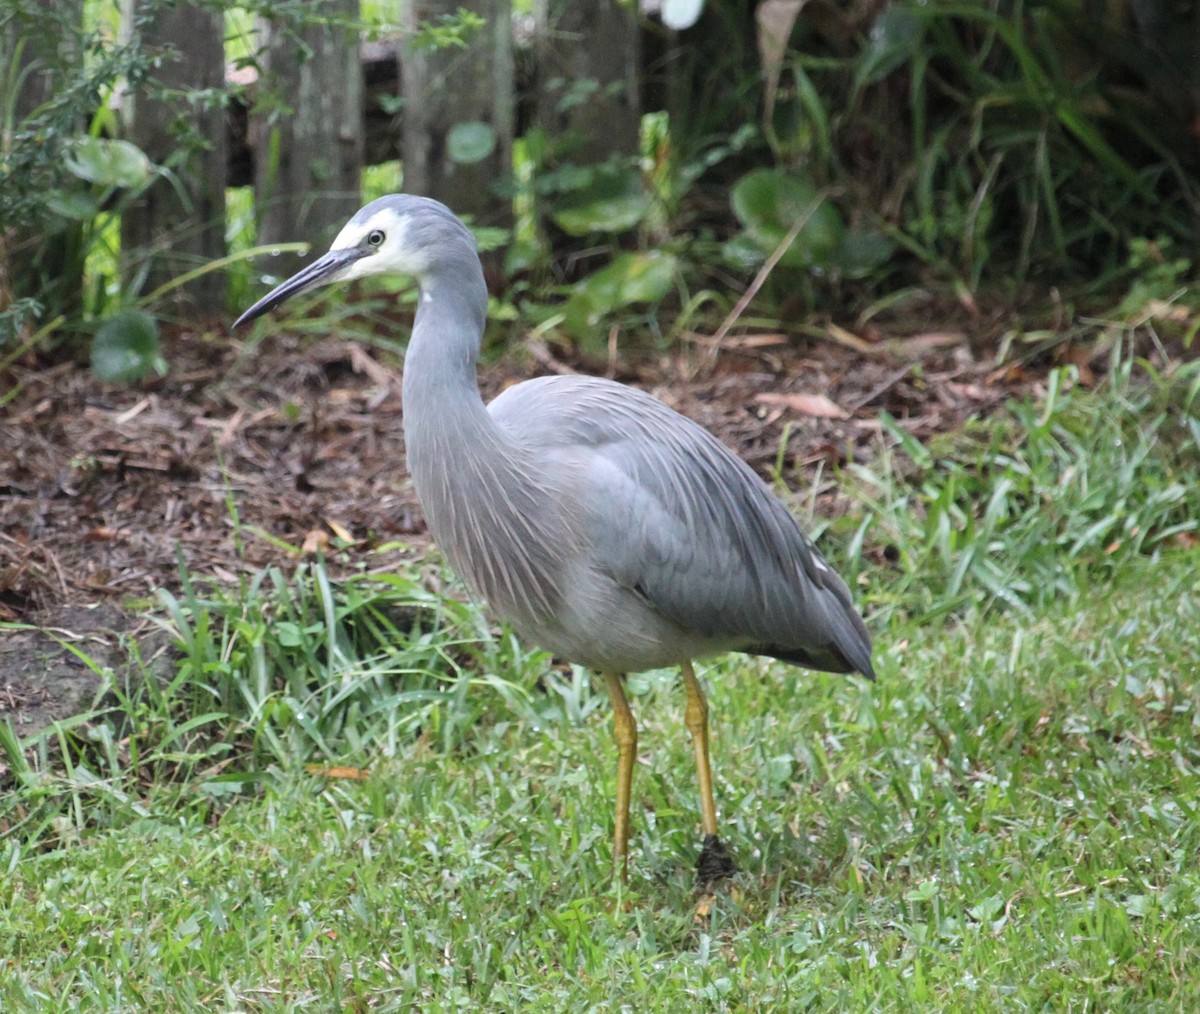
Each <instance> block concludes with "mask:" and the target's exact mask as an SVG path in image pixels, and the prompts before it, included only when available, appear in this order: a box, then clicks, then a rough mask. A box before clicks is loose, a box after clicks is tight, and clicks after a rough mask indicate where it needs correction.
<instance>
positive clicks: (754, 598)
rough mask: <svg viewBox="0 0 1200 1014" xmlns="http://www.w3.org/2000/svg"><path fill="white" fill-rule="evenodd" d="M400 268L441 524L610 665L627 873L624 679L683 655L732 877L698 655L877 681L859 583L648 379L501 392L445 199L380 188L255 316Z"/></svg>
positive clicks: (484, 572) (426, 493) (457, 563)
mask: <svg viewBox="0 0 1200 1014" xmlns="http://www.w3.org/2000/svg"><path fill="white" fill-rule="evenodd" d="M385 273H386V274H391V273H398V274H407V275H411V276H413V277H415V278H416V280H417V283H418V285H419V288H420V296H419V302H418V304H417V313H416V321H415V323H414V324H413V330H412V338H411V340H410V341H409V345H408V351H407V354H406V357H405V363H404V386H403V397H404V437H405V443H406V446H407V451H408V467H409V471H410V473H411V474H412V479H413V483H414V485H415V487H416V492H417V497H418V499H419V500H420V501H421V506H422V508H423V509H424V512H425V520H426V522H427V523H428V525H429V530H430V532H431V533H432V535H433V537H434V539H435V540H436V541H437V544H438V546H440V547H441V550H442V552H443V553H444V554H445V556H446V558H447V559H448V560H449V562H450V565H451V566H452V567H453V568H454V570H455V571H456V572H457V573H458V575H459V576H460V577H461V578H462V579H463V581H465V582H466V584H467V585H468V587H469V588H470V589H471V591H472V592H473V593H474V594H476V595H478V596H479V597H480V598H482V599H483V600H484V601H486V602H487V603H488V604H489V605H490V607H491V608H492V610H494V612H495V613H496V614H497V615H498V616H499V617H501V618H502V619H504V620H506V621H507V622H508V623H510V624H511V625H512V626H513V627H514V628H515V629H516V630H517V632H518V633H519V634H520V635H521V636H522V637H523V638H527V639H528V640H529V641H531V642H533V643H535V644H538V645H541V646H542V647H543V648H547V649H549V650H550V651H552V652H553V653H554V654H555V655H558V656H560V657H561V658H563V659H569V660H571V661H573V662H577V663H579V664H580V665H583V666H586V667H588V668H590V669H593V670H595V671H597V672H599V673H601V674H603V676H604V681H605V685H606V687H607V689H608V694H609V697H610V698H611V699H612V707H613V716H614V723H615V739H616V744H617V752H618V766H617V808H616V819H615V828H614V832H613V859H614V862H616V863H618V864H619V865H620V868H621V871H622V875H624V871H625V864H626V854H627V850H628V844H629V792H630V785H631V782H632V778H633V765H634V760H635V755H636V751H637V725H636V723H635V721H634V718H633V714H632V713H631V712H630V710H629V702H628V701H627V700H626V697H625V691H624V689H623V687H622V677H623V675H624V674H625V673H629V672H640V671H642V670H645V669H657V668H660V667H664V666H674V665H678V666H679V667H680V668H681V669H682V671H683V684H684V688H685V690H686V691H687V710H686V723H687V727H688V731H689V732H690V733H691V736H692V743H693V746H694V750H695V759H696V774H697V778H698V779H699V783H700V810H701V816H702V822H703V826H704V836H705V837H704V849H703V851H702V853H701V859H700V863H699V869H700V875H701V878H702V879H709V878H711V877H714V876H719V875H722V874H726V873H728V872H730V871H731V870H732V863H731V862H730V861H729V859H728V857H727V854H726V853H725V851H724V847H723V846H722V844H721V842H720V839H719V838H718V836H717V816H716V808H715V807H714V805H713V795H712V772H711V766H710V762H709V751H708V706H707V704H706V702H705V699H704V693H703V691H702V690H701V688H700V684H699V682H698V681H697V680H696V676H695V673H694V672H693V671H692V659H694V658H698V657H703V656H707V655H714V654H717V653H719V652H725V651H741V652H746V653H748V654H753V655H766V656H770V657H772V658H776V659H780V660H782V661H784V662H790V663H792V664H794V665H800V666H805V667H807V668H809V669H819V670H822V671H825V672H835V673H848V672H855V671H857V672H860V673H862V674H863V675H864V676H867V677H869V678H872V679H873V678H874V673H873V671H872V668H871V638H870V635H869V634H868V633H867V628H866V626H865V625H864V624H863V621H862V619H861V618H860V617H859V615H858V613H857V612H856V611H855V609H854V606H853V603H852V602H851V599H850V592H849V591H848V589H847V588H846V585H845V582H843V581H842V579H841V578H840V577H839V576H838V575H837V574H836V573H835V572H834V571H833V569H832V568H831V567H830V566H829V564H827V563H826V562H825V561H824V559H822V557H821V555H820V553H818V552H817V550H816V549H815V548H814V546H813V545H812V543H811V542H810V541H809V539H808V538H807V537H806V535H805V534H804V532H803V531H802V530H801V528H800V525H799V524H798V523H797V522H796V520H795V519H794V518H793V517H792V515H791V514H789V513H788V510H787V508H786V507H785V506H784V505H783V503H782V502H781V501H780V500H779V499H778V498H777V497H776V496H775V495H774V494H772V493H771V491H770V490H769V489H768V488H767V486H766V485H765V484H764V483H763V482H762V480H760V479H759V478H758V476H756V475H755V474H754V472H753V471H752V470H751V469H750V467H749V466H748V465H746V463H745V462H743V461H742V460H741V459H740V458H738V457H737V456H736V455H734V454H733V453H732V452H731V451H729V450H728V448H726V447H725V445H724V444H722V443H720V442H719V441H718V440H717V439H716V438H715V437H713V436H712V435H711V434H710V433H708V432H707V431H706V430H704V429H702V428H701V427H700V426H698V425H697V424H695V423H693V422H691V421H690V420H689V419H686V418H684V417H683V416H682V415H679V414H678V413H677V412H674V411H673V410H671V409H669V408H667V407H666V406H665V405H664V404H663V403H662V402H660V401H658V400H657V399H655V398H653V397H651V396H650V395H648V394H645V393H643V392H642V391H639V390H637V389H636V388H632V387H626V386H624V385H622V384H618V383H614V382H613V381H609V380H602V379H600V378H598V377H578V376H554V377H539V378H537V379H535V380H527V381H525V382H524V383H520V384H517V385H515V386H513V387H510V388H509V389H508V390H506V391H505V392H504V393H503V394H501V395H500V396H499V397H498V398H496V399H495V400H494V401H492V403H491V404H490V405H484V402H483V399H482V397H481V396H480V394H479V386H478V381H477V378H476V361H477V358H478V356H479V349H480V341H481V338H482V335H483V328H484V318H485V316H486V312H487V289H486V287H485V285H484V279H483V270H482V267H481V265H480V262H479V256H478V254H477V253H476V249H475V242H474V239H473V237H472V235H471V233H470V231H468V229H467V228H466V226H465V225H463V223H462V222H461V221H459V219H457V218H456V217H455V216H454V215H453V214H452V213H451V212H450V210H449V209H448V208H446V207H445V206H444V205H442V204H439V203H438V202H437V201H433V200H429V199H427V198H423V197H412V196H407V195H400V194H393V195H391V196H388V197H381V198H380V199H379V200H376V201H372V202H371V203H370V204H368V205H367V206H366V207H364V208H363V209H362V210H361V211H359V212H358V214H356V215H355V216H354V217H353V218H352V219H351V220H350V222H349V223H348V224H347V225H346V226H345V228H343V229H342V231H341V232H340V233H339V234H338V236H337V238H336V239H335V240H334V241H333V246H332V247H331V248H330V250H329V252H328V253H327V254H325V256H323V257H321V258H320V259H319V260H317V261H315V262H314V263H313V264H310V265H309V266H308V267H307V268H304V269H303V270H302V271H300V272H298V273H297V274H296V275H294V276H293V277H292V278H289V279H288V280H287V281H286V282H284V283H283V284H282V285H279V286H278V287H277V288H275V289H274V290H273V291H271V292H270V293H268V294H267V295H266V296H264V297H263V298H262V299H260V300H259V301H258V302H257V303H255V304H254V305H253V306H252V307H251V308H250V309H249V310H247V311H246V312H245V313H244V314H242V316H241V317H240V318H239V319H238V321H237V323H238V324H242V323H244V322H245V321H248V320H252V319H254V318H255V317H258V316H259V315H261V314H263V313H266V312H267V311H268V310H270V309H271V308H272V307H274V306H277V305H278V304H279V303H282V302H283V301H284V300H285V299H288V298H289V297H290V296H294V295H296V294H297V293H300V292H304V291H306V290H308V289H312V288H314V287H316V286H319V285H327V284H330V283H333V282H347V281H351V280H352V279H355V278H363V277H366V276H367V275H377V274H385Z"/></svg>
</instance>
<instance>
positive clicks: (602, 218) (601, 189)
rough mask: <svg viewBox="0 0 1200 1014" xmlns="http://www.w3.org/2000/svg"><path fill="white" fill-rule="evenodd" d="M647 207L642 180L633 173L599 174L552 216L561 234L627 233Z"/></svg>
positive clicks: (643, 214) (648, 200)
mask: <svg viewBox="0 0 1200 1014" xmlns="http://www.w3.org/2000/svg"><path fill="white" fill-rule="evenodd" d="M649 206H650V195H649V194H648V193H646V188H645V187H644V186H643V185H642V179H641V176H640V175H639V174H638V173H637V172H636V171H634V170H632V169H626V170H618V171H611V170H608V171H601V172H597V173H594V174H593V175H592V179H591V182H590V183H589V184H588V185H587V186H585V187H582V188H580V189H579V190H576V191H575V192H574V193H572V194H571V195H570V196H569V197H565V198H564V199H563V200H562V202H561V203H560V204H559V205H558V206H557V207H556V208H555V210H554V211H553V212H552V214H551V217H552V218H553V219H554V221H555V223H556V224H557V225H558V227H559V228H560V229H562V230H563V232H565V233H568V234H569V235H571V236H586V235H588V234H589V233H594V232H626V231H627V230H629V229H632V228H633V227H634V226H636V225H637V224H638V223H639V222H640V221H641V220H642V218H643V217H644V216H645V214H646V211H647V209H648V208H649Z"/></svg>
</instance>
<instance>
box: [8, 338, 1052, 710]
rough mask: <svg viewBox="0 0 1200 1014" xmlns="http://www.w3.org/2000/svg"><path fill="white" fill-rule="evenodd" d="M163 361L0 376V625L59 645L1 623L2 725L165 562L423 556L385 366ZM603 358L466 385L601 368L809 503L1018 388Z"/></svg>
mask: <svg viewBox="0 0 1200 1014" xmlns="http://www.w3.org/2000/svg"><path fill="white" fill-rule="evenodd" d="M871 338H874V339H876V340H874V341H872V340H871ZM165 351H166V355H167V358H168V360H169V363H170V372H169V373H168V375H167V376H166V377H163V378H161V379H158V380H154V381H149V382H146V383H143V384H140V385H137V386H135V387H114V386H109V385H104V384H101V383H98V382H97V381H96V380H95V379H94V378H93V377H92V375H91V373H90V371H89V370H88V369H87V367H86V364H81V363H77V362H61V363H57V364H46V363H44V362H29V363H25V364H19V365H18V366H17V367H14V368H11V369H10V371H9V374H8V376H7V377H5V378H2V381H4V382H0V391H4V390H7V391H8V392H9V394H8V397H7V401H6V402H4V403H3V407H2V408H0V620H6V621H11V622H18V623H26V624H30V625H33V626H37V627H43V628H53V629H54V630H56V631H57V634H56V635H55V636H56V637H57V641H56V640H55V639H54V637H51V638H50V639H49V640H47V639H46V637H44V636H42V635H35V634H29V635H28V637H32V638H33V640H32V641H29V640H28V639H26V640H25V641H23V640H22V638H18V637H16V636H15V634H14V633H13V632H12V631H10V632H9V633H8V634H6V633H5V632H4V631H0V720H2V719H3V718H4V716H5V715H6V714H7V715H8V716H9V717H12V718H14V720H15V721H16V722H17V724H18V726H19V727H20V728H19V731H21V730H22V729H23V730H24V731H28V730H29V729H30V728H32V727H33V725H32V724H31V723H32V722H33V720H32V719H29V720H27V716H26V714H25V711H24V710H23V709H22V705H21V702H22V701H27V702H28V701H37V702H38V704H39V707H40V708H41V709H42V710H41V712H40V713H39V714H43V715H45V714H48V715H51V717H53V710H54V709H53V708H52V707H51V708H50V709H48V710H47V708H46V707H45V705H46V703H47V702H46V701H45V700H44V699H43V698H44V688H43V685H42V684H40V683H39V679H41V678H42V677H41V676H40V675H39V672H41V671H48V670H55V669H56V668H58V669H60V668H61V665H62V664H64V663H62V662H61V661H54V660H53V659H54V658H58V657H59V656H61V651H60V650H58V648H56V645H57V644H58V642H59V641H62V640H64V639H67V640H69V639H70V638H74V637H88V638H91V639H93V641H95V640H96V639H97V638H99V640H100V641H101V642H103V643H105V644H112V645H115V644H116V643H117V641H119V639H120V638H121V637H123V636H129V635H130V633H131V632H132V633H133V634H134V635H136V634H137V632H138V631H139V630H140V629H141V628H140V627H139V624H140V623H142V622H144V621H140V620H139V619H138V618H137V616H136V612H137V608H138V607H139V606H142V607H143V608H144V604H145V603H146V602H147V600H149V599H150V598H151V597H152V596H153V594H154V592H155V590H156V589H160V588H166V589H175V588H177V587H178V586H179V582H180V579H179V561H180V560H182V562H183V564H184V565H185V566H186V568H187V570H188V571H189V573H190V574H191V575H192V576H193V577H194V578H199V579H203V578H212V579H215V580H217V581H223V582H232V581H235V580H236V579H237V577H238V576H239V575H240V574H246V573H249V572H254V571H258V570H260V569H261V568H263V567H264V566H267V565H270V564H279V565H282V566H284V567H291V566H294V565H295V563H296V562H297V561H298V560H300V559H302V558H303V555H304V553H305V552H311V551H314V550H317V549H322V548H325V547H326V546H329V545H332V544H335V543H341V542H342V541H343V540H348V541H349V545H348V546H346V547H345V549H344V551H342V552H339V553H338V554H337V557H338V559H340V560H341V561H342V564H341V565H342V566H348V567H355V566H358V567H362V566H366V567H369V568H373V569H387V568H392V567H399V566H403V565H404V564H405V562H406V561H409V562H411V560H413V559H414V558H417V557H419V556H420V555H421V554H422V553H423V552H424V550H425V548H426V539H425V535H424V528H423V523H422V519H421V512H420V508H419V506H418V504H417V503H416V500H415V498H414V496H413V493H412V490H411V488H410V485H409V483H408V480H407V476H406V470H405V461H404V438H403V414H402V406H401V400H400V377H401V369H402V362H400V361H399V360H398V359H397V358H396V357H394V356H393V355H392V354H391V353H388V352H385V351H381V350H379V349H375V348H372V347H367V346H364V345H361V344H358V343H356V342H352V341H339V340H334V339H329V340H324V341H319V342H316V343H313V342H312V341H311V340H308V341H307V342H302V341H301V339H299V338H297V337H294V336H289V335H287V334H284V335H277V336H275V337H272V338H269V339H267V340H266V341H265V342H263V343H261V344H257V345H251V344H247V343H246V342H245V341H244V340H235V339H232V338H230V337H229V336H228V335H226V334H223V333H218V334H216V335H214V334H213V333H211V332H200V331H193V330H179V331H177V332H176V333H174V334H173V335H171V336H170V337H169V339H168V340H167V342H166V350H165ZM608 366H609V364H606V363H603V362H599V363H598V362H582V361H580V360H578V359H570V358H567V357H565V356H564V355H563V354H562V353H560V352H558V351H556V350H554V349H552V348H549V347H546V346H542V345H528V344H526V345H522V346H520V347H518V348H515V349H513V350H512V351H511V352H509V353H508V354H506V355H505V356H503V357H501V358H500V360H499V361H498V362H496V363H494V364H493V365H490V366H487V367H485V368H483V369H482V370H481V377H480V382H481V387H482V388H483V391H484V395H485V397H487V398H490V397H492V396H493V395H495V394H496V393H497V392H498V391H500V390H501V389H502V388H503V387H505V386H506V385H508V384H511V383H514V382H517V381H519V380H521V379H524V378H525V377H528V376H534V375H538V374H544V373H547V372H569V371H572V370H576V369H578V370H580V371H581V372H591V373H605V372H611V373H615V374H616V376H617V378H618V379H620V380H623V381H626V382H629V383H635V384H638V385H640V386H642V387H645V388H646V389H647V390H650V391H651V392H653V393H654V394H656V395H657V396H659V397H660V398H662V399H663V400H664V401H666V402H667V403H668V404H670V405H672V406H673V407H674V408H676V409H677V410H679V411H680V412H683V413H684V414H686V415H689V416H691V417H692V418H694V419H696V420H697V421H699V422H700V423H702V424H703V425H704V426H706V427H708V428H709V429H711V430H712V431H713V432H714V433H716V434H717V435H718V436H719V437H720V438H721V439H723V440H724V441H725V442H726V443H727V444H728V445H729V446H730V447H732V448H733V449H734V450H736V451H737V452H738V453H739V454H741V455H742V456H743V457H744V458H745V459H746V460H747V461H749V462H750V463H751V464H752V465H753V466H754V467H755V468H756V469H757V470H758V471H759V472H760V473H762V474H764V475H766V474H768V473H770V472H771V471H772V469H774V468H775V466H776V465H777V463H778V462H779V461H780V460H781V452H780V447H781V441H786V448H785V449H784V450H783V452H782V460H783V462H784V471H783V474H784V477H785V478H786V479H787V480H788V481H791V482H796V483H797V484H798V485H799V484H800V483H803V484H804V485H803V487H802V489H803V490H804V492H805V493H806V494H807V493H809V492H810V491H811V489H812V481H811V480H812V476H813V475H814V474H816V473H815V472H814V471H813V469H814V467H815V466H816V465H818V464H819V463H827V464H834V463H844V462H846V461H847V460H850V459H852V458H858V459H860V460H868V459H869V458H870V457H871V456H872V455H873V453H874V448H875V447H876V446H877V442H878V440H879V439H880V434H881V428H880V425H879V422H878V420H879V416H880V413H881V412H882V411H884V410H886V411H887V412H889V413H891V415H892V416H894V417H895V418H896V419H897V420H898V421H899V425H901V426H902V427H904V428H905V429H906V430H908V431H909V432H911V433H912V434H913V435H914V436H916V437H918V438H921V439H924V438H926V437H928V436H930V435H932V434H934V433H937V432H942V431H946V430H951V429H954V428H957V427H959V426H961V425H962V423H963V422H964V421H965V420H966V419H967V418H968V417H971V416H980V415H984V414H986V413H988V412H990V411H991V410H992V409H994V407H995V406H996V405H998V404H999V403H1000V402H1001V401H1003V400H1004V399H1005V398H1007V397H1009V396H1010V395H1011V394H1012V393H1013V392H1014V390H1015V389H1016V388H1018V387H1020V386H1022V385H1028V384H1029V383H1032V382H1035V381H1036V379H1037V377H1036V373H1033V372H1027V371H1024V370H1016V371H1000V372H995V371H992V370H991V369H990V364H987V363H985V362H982V361H980V360H979V359H977V358H976V357H975V356H974V355H973V354H972V352H971V349H970V346H969V344H968V342H967V341H966V339H965V337H964V335H963V334H961V333H957V332H954V331H947V332H929V333H925V334H916V335H912V334H910V335H908V336H907V337H905V338H903V339H896V340H889V339H888V338H887V336H885V335H880V334H876V335H872V336H868V338H865V339H864V338H862V337H860V336H856V335H850V334H848V333H846V332H843V331H840V330H839V329H832V330H831V331H830V333H829V336H828V337H827V338H825V339H824V340H822V339H795V338H789V337H787V336H784V335H772V334H753V335H743V336H739V337H732V338H728V339H726V340H724V341H723V342H721V344H720V346H719V347H715V346H713V344H712V343H711V341H709V340H707V339H704V338H702V337H696V338H695V339H694V340H691V341H688V342H686V343H684V344H683V345H682V346H681V347H680V348H677V349H674V350H672V351H671V352H670V353H658V354H654V355H646V356H641V357H638V358H636V359H633V360H628V359H622V360H621V363H620V366H619V368H617V369H615V370H607V369H606V367H608ZM826 474H828V472H827V473H826ZM817 497H818V503H817V511H818V513H823V514H831V513H837V512H838V511H839V510H842V509H844V506H843V505H841V504H839V500H838V494H837V491H836V488H835V487H834V485H833V483H832V482H830V481H824V480H823V481H821V482H820V483H818V484H817ZM289 547H290V548H289ZM380 547H386V548H385V549H384V550H383V551H380ZM89 616H93V617H94V618H95V622H94V623H90V624H89V622H88V617H89ZM39 637H40V639H38V638H39ZM65 664H68V665H71V666H74V667H75V668H78V669H86V666H83V665H82V663H80V662H79V661H78V659H74V661H71V660H70V659H68V662H67V663H65ZM81 675H82V674H81ZM51 703H52V702H51Z"/></svg>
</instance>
